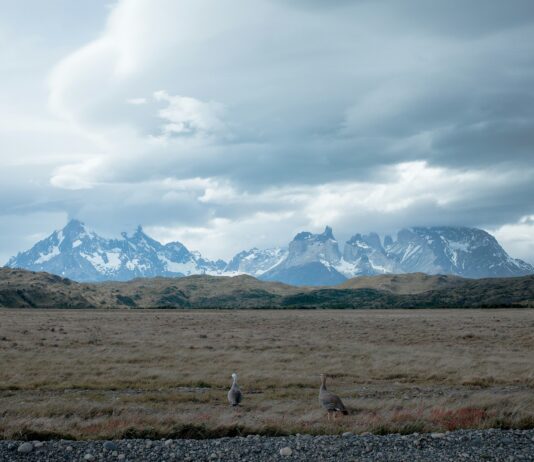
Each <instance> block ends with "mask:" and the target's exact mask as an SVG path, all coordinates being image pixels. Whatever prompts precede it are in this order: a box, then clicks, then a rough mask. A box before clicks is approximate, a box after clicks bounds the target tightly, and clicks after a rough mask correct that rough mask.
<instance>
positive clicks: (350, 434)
mask: <svg viewBox="0 0 534 462" xmlns="http://www.w3.org/2000/svg"><path fill="white" fill-rule="evenodd" d="M352 435H354V433H352V432H345V433H343V434H342V435H341V436H344V437H345V438H346V437H348V436H352Z"/></svg>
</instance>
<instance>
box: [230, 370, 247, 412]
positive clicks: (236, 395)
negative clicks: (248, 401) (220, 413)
mask: <svg viewBox="0 0 534 462" xmlns="http://www.w3.org/2000/svg"><path fill="white" fill-rule="evenodd" d="M232 379H233V382H232V387H231V388H230V390H229V391H228V402H229V403H230V404H231V405H232V406H237V405H238V404H239V403H240V402H241V399H242V398H243V395H242V394H241V390H240V389H239V385H238V384H237V374H236V373H235V372H234V373H233V374H232Z"/></svg>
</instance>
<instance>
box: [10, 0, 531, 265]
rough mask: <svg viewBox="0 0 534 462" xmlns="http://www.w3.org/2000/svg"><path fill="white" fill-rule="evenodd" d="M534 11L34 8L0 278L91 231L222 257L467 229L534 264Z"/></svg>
mask: <svg viewBox="0 0 534 462" xmlns="http://www.w3.org/2000/svg"><path fill="white" fill-rule="evenodd" d="M533 43H534V2H532V0H510V1H508V2H502V1H499V0H470V1H469V2H465V1H460V0H448V1H446V2H429V1H428V0H389V1H388V0H352V1H348V0H329V1H319V0H306V1H305V0H254V1H251V0H120V1H117V2H111V1H109V0H106V1H104V0H91V1H85V0H84V1H78V2H72V1H71V0H50V1H47V2H42V1H40V0H21V1H20V2H2V15H1V16H0V264H1V263H5V262H6V261H7V260H8V259H9V257H11V256H12V255H14V254H16V253H17V252H18V251H21V250H25V249H27V248H29V247H31V246H32V245H33V244H34V243H35V242H36V240H38V239H40V238H43V237H45V236H46V235H48V234H50V233H51V232H52V231H53V230H54V229H59V228H61V227H63V226H64V225H65V224H66V223H67V221H68V220H69V219H72V218H77V219H80V220H82V221H84V222H85V223H86V225H87V226H88V227H90V228H92V229H94V230H95V231H97V232H98V233H100V234H102V235H104V236H107V237H112V236H118V235H119V232H120V231H130V232H131V231H133V229H134V228H135V227H136V226H137V225H138V224H142V225H143V227H144V229H145V231H146V232H147V234H149V235H151V236H152V237H154V238H156V239H158V240H160V241H162V242H169V241H173V240H179V241H181V242H183V243H184V244H185V245H186V246H188V247H189V248H191V249H195V250H200V251H201V252H202V254H203V255H204V256H206V257H209V258H225V259H228V258H230V257H231V256H232V255H233V254H235V253H236V252H238V251H240V250H243V249H248V248H251V247H260V248H266V247H272V246H280V245H286V244H287V243H288V241H289V240H291V239H292V237H293V236H294V235H295V234H296V233H297V232H299V231H302V230H308V231H312V232H320V231H322V230H323V229H324V227H325V225H330V226H332V227H333V229H334V234H335V235H336V237H337V238H338V240H339V241H341V242H342V241H343V240H346V239H348V238H349V237H350V236H351V235H353V234H355V233H357V232H370V231H376V232H378V233H379V234H381V235H384V234H395V232H396V231H397V230H399V229H400V228H402V227H406V226H436V225H462V226H475V227H480V228H483V229H485V230H487V231H489V232H491V233H492V234H494V235H495V236H496V237H497V239H498V240H499V242H500V243H501V244H502V245H503V246H504V248H505V249H506V250H507V251H508V252H509V253H510V254H511V255H512V256H513V257H517V258H522V259H524V260H526V261H529V262H530V263H534V53H533V52H532V51H533V48H532V44H533Z"/></svg>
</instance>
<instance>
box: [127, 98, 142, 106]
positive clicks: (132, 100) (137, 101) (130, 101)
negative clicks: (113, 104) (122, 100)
mask: <svg viewBox="0 0 534 462" xmlns="http://www.w3.org/2000/svg"><path fill="white" fill-rule="evenodd" d="M126 102H127V103H128V104H133V105H134V106H140V105H141V104H146V102H147V99H146V98H128V99H127V100H126Z"/></svg>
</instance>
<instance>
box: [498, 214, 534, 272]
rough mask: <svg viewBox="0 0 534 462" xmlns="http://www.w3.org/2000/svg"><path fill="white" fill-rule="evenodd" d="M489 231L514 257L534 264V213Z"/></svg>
mask: <svg viewBox="0 0 534 462" xmlns="http://www.w3.org/2000/svg"><path fill="white" fill-rule="evenodd" d="M489 231H490V232H491V233H492V234H493V235H494V236H495V238H496V239H497V240H498V241H499V242H500V243H501V245H502V246H503V247H504V248H505V249H506V250H507V251H508V253H509V254H510V255H511V256H512V257H516V258H522V259H523V260H526V261H528V262H529V263H531V264H534V215H526V216H524V217H522V218H521V219H520V220H519V221H518V222H517V223H511V224H507V225H504V226H500V227H499V228H496V229H490V230H489Z"/></svg>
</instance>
